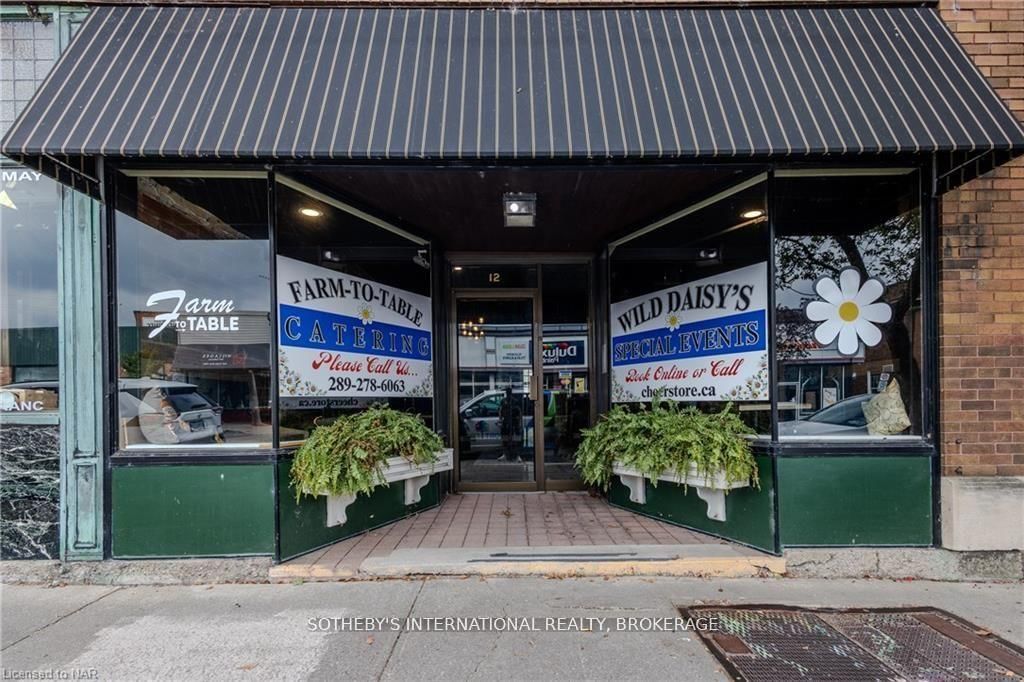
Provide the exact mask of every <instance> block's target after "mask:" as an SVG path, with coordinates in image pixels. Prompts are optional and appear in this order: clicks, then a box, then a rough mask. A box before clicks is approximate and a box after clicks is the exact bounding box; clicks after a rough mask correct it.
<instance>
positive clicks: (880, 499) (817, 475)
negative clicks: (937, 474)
mask: <svg viewBox="0 0 1024 682" xmlns="http://www.w3.org/2000/svg"><path fill="white" fill-rule="evenodd" d="M778 467H779V526H780V529H779V535H780V538H781V541H782V544H783V546H797V545H805V546H811V545H930V544H932V497H931V496H932V490H931V486H932V483H931V459H930V458H928V457H838V456H831V457H829V456H826V457H780V458H779V460H778Z"/></svg>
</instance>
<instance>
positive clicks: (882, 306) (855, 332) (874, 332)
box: [805, 268, 892, 355]
mask: <svg viewBox="0 0 1024 682" xmlns="http://www.w3.org/2000/svg"><path fill="white" fill-rule="evenodd" d="M814 291H815V292H817V294H818V296H820V297H821V298H822V299H823V300H820V301H811V302H810V303H808V304H807V309H806V311H805V312H806V314H807V319H808V320H810V321H811V322H820V323H821V324H819V325H818V326H817V327H816V328H815V330H814V339H815V340H816V341H817V342H818V343H820V344H821V345H822V346H827V345H829V344H830V343H832V342H833V341H835V340H836V337H837V336H838V337H839V352H840V353H842V354H843V355H856V353H857V350H858V349H859V348H860V341H863V342H864V345H865V346H868V347H872V346H877V345H878V344H879V343H880V342H881V341H882V332H881V331H880V330H879V329H878V327H877V326H875V325H877V324H884V323H886V322H888V321H889V320H890V319H892V308H891V307H890V306H889V304H888V303H885V302H882V301H879V300H878V299H880V298H881V297H882V294H883V293H885V285H884V284H882V282H881V280H878V279H875V278H874V277H871V278H868V279H866V280H865V281H864V283H863V284H861V281H860V272H858V271H857V270H856V269H854V268H846V269H845V270H843V271H842V272H840V273H839V282H838V283H837V282H836V280H834V279H832V278H830V277H822V278H821V279H819V280H818V281H817V282H816V283H815V284H814Z"/></svg>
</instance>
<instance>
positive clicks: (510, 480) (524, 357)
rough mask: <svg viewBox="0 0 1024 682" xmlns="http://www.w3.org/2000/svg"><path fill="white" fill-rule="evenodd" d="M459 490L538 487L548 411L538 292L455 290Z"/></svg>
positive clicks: (455, 378)
mask: <svg viewBox="0 0 1024 682" xmlns="http://www.w3.org/2000/svg"><path fill="white" fill-rule="evenodd" d="M454 310H455V317H454V324H455V344H454V346H455V355H456V357H455V368H454V375H455V376H454V377H453V378H454V380H455V381H454V383H455V402H456V406H457V407H456V415H455V419H456V421H457V428H458V439H457V441H456V455H457V466H458V481H459V489H460V490H537V489H538V480H539V477H538V473H539V471H540V469H541V467H540V466H538V462H540V461H542V460H541V459H540V458H541V457H542V456H543V454H542V453H543V449H542V445H543V442H544V436H543V430H542V429H540V430H539V429H538V428H537V425H540V424H543V415H542V414H538V406H539V404H540V402H539V401H538V399H537V398H538V396H537V392H538V387H539V383H540V381H539V378H538V376H539V375H538V374H537V372H536V369H537V367H538V366H539V365H540V354H541V349H540V344H539V343H537V338H536V330H537V313H538V311H537V305H536V296H535V295H534V294H533V293H532V292H527V293H519V292H512V291H504V292H487V293H483V294H460V293H456V295H455V306H454Z"/></svg>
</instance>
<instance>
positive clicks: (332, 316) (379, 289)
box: [277, 256, 434, 397]
mask: <svg viewBox="0 0 1024 682" xmlns="http://www.w3.org/2000/svg"><path fill="white" fill-rule="evenodd" d="M277 300H278V337H279V341H280V351H279V356H278V383H279V385H280V393H281V395H282V396H330V397H391V396H400V397H402V396H404V397H430V396H432V395H433V390H434V386H433V370H432V367H433V365H432V355H431V353H432V348H431V335H430V329H431V327H430V325H431V318H430V298H428V297H426V296H421V295H419V294H414V293H412V292H409V291H404V290H402V289H396V288H394V287H389V286H385V285H383V284H380V283H378V282H373V281H371V280H368V279H362V278H360V277H354V276H352V275H347V274H342V273H339V272H336V271H334V270H329V269H327V268H323V267H320V266H317V265H311V264H309V263H304V262H302V261H298V260H294V259H292V258H288V257H285V256H278V257H277Z"/></svg>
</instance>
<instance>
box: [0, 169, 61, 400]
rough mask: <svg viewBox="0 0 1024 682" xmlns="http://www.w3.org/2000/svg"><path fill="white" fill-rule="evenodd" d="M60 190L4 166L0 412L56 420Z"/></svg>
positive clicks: (0, 175)
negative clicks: (36, 414) (50, 414)
mask: <svg viewBox="0 0 1024 682" xmlns="http://www.w3.org/2000/svg"><path fill="white" fill-rule="evenodd" d="M59 218H60V190H59V188H58V186H57V184H56V183H55V182H53V181H52V180H50V179H49V178H47V177H45V176H43V175H41V174H40V173H38V172H37V171H34V170H31V169H28V168H24V167H22V166H14V165H0V230H2V232H0V245H2V248H0V391H3V395H2V396H0V411H2V412H4V413H25V412H56V410H57V407H58V390H57V384H56V382H57V378H58V376H57V374H58V366H57V358H58V347H57V310H58V306H57V257H58V254H57V237H58V230H59V225H58V221H59Z"/></svg>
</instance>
